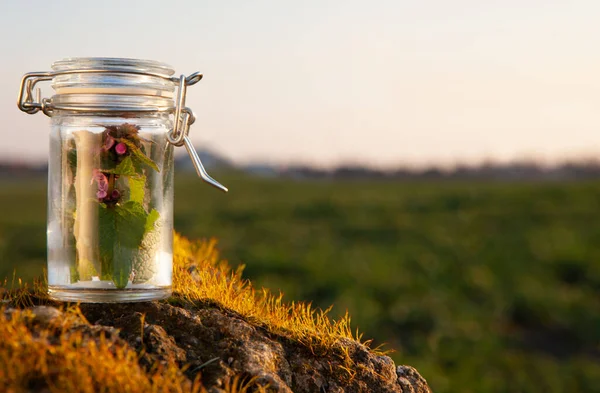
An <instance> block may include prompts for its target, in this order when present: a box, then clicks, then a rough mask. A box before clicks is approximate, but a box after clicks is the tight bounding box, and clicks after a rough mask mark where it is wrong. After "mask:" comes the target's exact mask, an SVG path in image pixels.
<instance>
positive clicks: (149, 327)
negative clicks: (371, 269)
mask: <svg viewBox="0 0 600 393" xmlns="http://www.w3.org/2000/svg"><path fill="white" fill-rule="evenodd" d="M80 309H81V311H82V313H83V315H84V316H85V317H86V318H87V319H88V321H89V322H90V323H91V324H93V325H94V326H102V327H103V328H108V329H114V328H116V329H118V332H119V337H120V338H121V339H122V340H124V341H125V342H127V344H128V345H129V346H131V347H133V348H135V349H136V350H137V351H138V352H140V353H143V356H142V358H141V362H142V364H144V365H145V366H147V367H151V366H152V365H153V364H155V363H156V362H158V363H165V362H176V363H177V364H178V365H179V366H182V367H183V366H187V367H186V368H185V371H184V372H185V374H186V375H187V377H189V378H190V379H191V380H193V379H194V378H195V377H196V376H197V375H198V373H200V376H201V379H202V383H203V384H204V386H206V387H208V388H209V392H211V393H212V392H215V393H217V392H222V391H223V390H222V389H223V387H224V384H225V381H226V380H228V379H229V378H232V377H234V376H240V375H241V376H242V377H244V378H247V379H248V380H250V379H254V380H255V381H256V382H257V383H258V384H261V385H268V386H269V388H270V389H271V390H273V391H276V392H293V393H305V392H306V393H313V392H318V393H325V392H327V393H337V392H348V393H354V392H382V393H387V392H390V393H391V392H403V393H408V392H410V393H428V392H430V389H429V387H428V385H427V382H426V381H425V379H423V377H421V376H420V375H419V373H418V372H417V371H416V370H415V369H414V368H412V367H409V366H398V367H396V365H395V364H394V362H393V361H392V359H391V358H389V357H388V356H378V355H375V354H373V353H371V352H370V351H369V350H368V348H366V347H365V346H364V345H362V344H360V343H358V342H355V341H352V340H349V339H342V340H340V342H339V348H337V350H332V351H330V352H329V353H327V352H324V353H314V351H311V350H310V349H309V348H307V347H306V346H304V345H302V344H301V343H298V342H294V341H290V340H289V339H287V338H285V337H281V336H278V335H275V334H272V333H270V332H268V331H267V330H266V329H264V328H262V327H260V326H257V325H256V324H253V323H250V322H249V321H247V320H245V319H244V318H243V317H242V316H240V315H238V314H237V313H235V312H233V311H230V310H226V309H223V308H222V307H220V306H219V305H216V304H210V303H206V304H194V305H193V306H190V305H186V306H182V305H171V304H168V303H164V302H148V303H131V304H83V305H81V306H80ZM336 353H338V354H341V353H345V354H347V356H346V357H344V356H338V355H336ZM348 358H349V359H350V360H351V361H350V362H348Z"/></svg>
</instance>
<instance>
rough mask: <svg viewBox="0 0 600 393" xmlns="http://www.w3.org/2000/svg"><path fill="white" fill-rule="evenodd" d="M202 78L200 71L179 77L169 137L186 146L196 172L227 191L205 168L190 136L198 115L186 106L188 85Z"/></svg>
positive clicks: (213, 184) (205, 179)
mask: <svg viewBox="0 0 600 393" xmlns="http://www.w3.org/2000/svg"><path fill="white" fill-rule="evenodd" d="M200 79H202V74H198V73H196V74H192V75H190V76H188V77H187V78H186V77H185V76H184V75H181V77H180V78H179V91H178V93H177V102H176V104H175V118H174V119H173V129H172V130H171V131H170V132H169V133H168V134H167V139H168V141H169V142H170V143H171V144H173V145H174V146H185V149H186V150H187V152H188V154H189V156H190V159H191V160H192V164H194V169H196V173H197V174H198V176H200V178H201V179H202V180H204V181H205V182H206V183H208V184H210V185H211V186H213V187H215V188H218V189H219V190H221V191H223V192H227V191H229V190H228V189H227V187H225V186H224V185H222V184H221V183H219V182H218V181H216V180H215V179H213V178H212V177H210V176H209V174H208V173H207V172H206V169H204V165H202V161H201V160H200V156H198V153H197V152H196V149H195V148H194V145H193V144H192V141H191V140H190V138H189V137H188V134H189V132H190V126H191V125H192V124H194V122H195V121H196V116H194V112H192V110H191V109H190V108H188V107H186V106H185V96H186V92H187V86H188V85H193V84H194V83H196V82H198V81H199V80H200Z"/></svg>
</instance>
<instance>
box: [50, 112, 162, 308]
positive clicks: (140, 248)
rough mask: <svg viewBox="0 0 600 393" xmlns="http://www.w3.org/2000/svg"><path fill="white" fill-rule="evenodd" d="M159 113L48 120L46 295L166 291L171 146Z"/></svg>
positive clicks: (89, 297)
mask: <svg viewBox="0 0 600 393" xmlns="http://www.w3.org/2000/svg"><path fill="white" fill-rule="evenodd" d="M171 126H172V125H171V120H170V118H169V116H168V115H167V114H164V113H158V112H150V113H137V114H134V115H132V114H130V113H124V114H115V113H111V114H108V113H107V114H103V113H101V112H95V113H89V112H86V113H75V112H67V111H57V112H56V113H54V114H53V115H52V129H51V134H50V157H49V165H48V232H47V233H48V290H49V293H50V296H51V297H52V298H54V299H56V300H61V301H81V302H122V301H147V300H154V299H161V298H165V297H168V296H169V295H170V293H171V280H172V263H173V253H172V244H173V146H172V145H171V144H170V143H169V142H168V140H167V133H168V131H169V130H170V129H171Z"/></svg>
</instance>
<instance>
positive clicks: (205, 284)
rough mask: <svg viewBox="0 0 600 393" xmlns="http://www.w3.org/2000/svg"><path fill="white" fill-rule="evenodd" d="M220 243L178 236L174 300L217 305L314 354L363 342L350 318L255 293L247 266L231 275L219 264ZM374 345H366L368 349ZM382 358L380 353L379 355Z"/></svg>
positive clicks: (225, 266)
mask: <svg viewBox="0 0 600 393" xmlns="http://www.w3.org/2000/svg"><path fill="white" fill-rule="evenodd" d="M216 244H217V241H216V240H215V239H211V240H209V241H200V242H198V241H190V240H188V239H186V238H185V237H182V236H179V235H177V234H176V235H175V239H174V250H175V253H174V254H175V256H174V261H173V265H174V271H173V273H174V278H173V284H174V285H173V292H174V295H175V296H177V297H179V298H181V299H184V300H187V301H192V302H194V301H202V300H207V299H208V300H212V301H216V302H218V303H220V304H221V305H223V306H224V307H227V308H229V309H231V310H234V311H235V312H237V313H239V314H240V315H242V316H244V317H246V318H247V319H248V320H249V321H251V322H254V323H256V324H259V325H261V326H263V327H264V328H266V329H267V330H269V331H271V332H273V333H275V334H279V335H282V336H285V337H287V338H289V339H291V340H295V341H298V342H301V343H302V344H304V345H306V346H308V347H309V348H311V350H313V351H320V352H321V351H328V350H330V349H331V348H332V347H334V346H335V344H336V342H337V341H338V340H340V339H351V340H356V341H359V342H360V341H361V339H362V335H360V334H358V332H356V334H353V332H352V329H351V327H350V317H349V316H348V313H346V315H345V316H344V317H342V318H340V319H339V320H337V321H336V320H333V319H331V318H329V316H328V313H329V310H330V309H327V310H320V309H314V308H312V306H311V304H307V303H302V302H291V303H285V302H283V295H282V294H279V295H274V294H272V293H271V292H270V291H269V290H268V289H265V288H262V289H260V290H255V289H254V288H253V287H252V284H251V283H250V281H248V280H246V279H243V278H242V271H243V266H241V267H240V268H238V269H237V270H235V271H234V270H232V269H231V267H230V266H229V265H228V264H227V262H226V261H222V260H221V259H220V258H219V252H218V250H217V248H216ZM369 343H370V341H365V342H363V344H364V345H367V346H368V345H369ZM378 353H379V352H378Z"/></svg>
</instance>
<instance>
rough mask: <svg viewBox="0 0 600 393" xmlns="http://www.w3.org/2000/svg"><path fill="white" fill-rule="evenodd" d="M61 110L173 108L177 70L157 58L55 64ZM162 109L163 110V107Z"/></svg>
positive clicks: (72, 60)
mask: <svg viewBox="0 0 600 393" xmlns="http://www.w3.org/2000/svg"><path fill="white" fill-rule="evenodd" d="M52 69H53V70H54V71H55V73H56V74H55V75H54V77H53V78H52V83H51V85H52V88H53V89H54V91H55V95H54V96H53V97H52V103H53V105H54V107H55V108H57V109H75V108H78V109H79V110H81V111H84V110H89V111H97V110H102V109H105V110H117V111H120V110H142V111H153V110H171V108H174V102H173V98H174V92H175V86H176V84H175V82H174V81H173V80H172V79H171V75H173V74H174V73H175V70H174V69H173V68H171V66H169V65H168V64H165V63H161V62H158V61H154V60H140V59H131V58H117V57H70V58H66V59H62V60H59V61H56V62H54V63H53V64H52ZM159 108H161V109H159Z"/></svg>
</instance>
